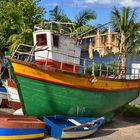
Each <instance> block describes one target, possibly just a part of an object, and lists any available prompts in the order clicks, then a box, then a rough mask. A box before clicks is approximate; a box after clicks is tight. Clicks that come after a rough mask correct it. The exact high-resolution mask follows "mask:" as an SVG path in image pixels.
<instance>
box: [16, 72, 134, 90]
mask: <svg viewBox="0 0 140 140" xmlns="http://www.w3.org/2000/svg"><path fill="white" fill-rule="evenodd" d="M16 74H17V75H19V76H23V77H26V78H30V79H35V80H40V81H43V82H49V83H52V84H57V85H62V86H69V87H72V88H79V89H86V90H91V91H93V90H94V91H101V92H104V91H109V92H115V91H125V90H129V89H135V88H129V89H128V88H127V89H120V90H119V89H117V90H109V89H99V88H90V87H84V86H77V85H69V84H63V83H58V82H54V81H50V80H45V79H42V78H37V77H33V76H29V75H25V74H21V73H18V72H16Z"/></svg>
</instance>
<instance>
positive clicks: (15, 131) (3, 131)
mask: <svg viewBox="0 0 140 140" xmlns="http://www.w3.org/2000/svg"><path fill="white" fill-rule="evenodd" d="M44 132H45V129H44V128H0V136H15V135H27V134H38V133H44Z"/></svg>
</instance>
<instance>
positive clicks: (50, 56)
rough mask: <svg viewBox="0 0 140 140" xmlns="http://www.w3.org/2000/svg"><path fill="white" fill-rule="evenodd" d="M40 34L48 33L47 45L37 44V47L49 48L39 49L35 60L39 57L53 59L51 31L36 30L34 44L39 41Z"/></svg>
mask: <svg viewBox="0 0 140 140" xmlns="http://www.w3.org/2000/svg"><path fill="white" fill-rule="evenodd" d="M38 34H47V46H36V48H35V49H44V48H48V49H47V50H44V51H37V52H35V60H38V59H46V58H47V57H48V58H49V59H52V53H51V49H52V46H51V32H50V31H49V30H39V31H35V32H34V33H33V38H34V46H35V45H36V43H37V40H36V35H38ZM48 50H50V52H49V53H48Z"/></svg>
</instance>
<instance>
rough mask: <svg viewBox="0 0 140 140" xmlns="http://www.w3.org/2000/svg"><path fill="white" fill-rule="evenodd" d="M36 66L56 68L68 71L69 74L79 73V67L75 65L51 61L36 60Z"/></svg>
mask: <svg viewBox="0 0 140 140" xmlns="http://www.w3.org/2000/svg"><path fill="white" fill-rule="evenodd" d="M36 64H38V65H45V64H47V66H48V67H53V68H57V69H62V70H65V71H69V72H79V70H80V66H79V65H77V64H74V63H72V64H69V63H66V62H63V63H61V62H58V61H55V60H52V59H47V60H46V59H38V60H36Z"/></svg>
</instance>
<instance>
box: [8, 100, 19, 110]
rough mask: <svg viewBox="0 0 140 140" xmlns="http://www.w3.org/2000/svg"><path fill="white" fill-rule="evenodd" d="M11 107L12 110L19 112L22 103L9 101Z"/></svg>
mask: <svg viewBox="0 0 140 140" xmlns="http://www.w3.org/2000/svg"><path fill="white" fill-rule="evenodd" d="M9 106H10V107H11V108H13V109H14V110H17V109H20V108H21V104H20V102H16V101H9Z"/></svg>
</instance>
